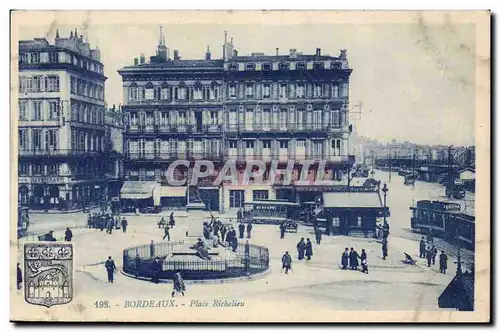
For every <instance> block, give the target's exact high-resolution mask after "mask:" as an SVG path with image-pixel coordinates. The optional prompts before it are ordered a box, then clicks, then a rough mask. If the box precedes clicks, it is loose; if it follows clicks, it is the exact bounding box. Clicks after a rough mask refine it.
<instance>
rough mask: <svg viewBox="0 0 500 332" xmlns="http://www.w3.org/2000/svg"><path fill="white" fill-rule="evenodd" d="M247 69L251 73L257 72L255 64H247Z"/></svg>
mask: <svg viewBox="0 0 500 332" xmlns="http://www.w3.org/2000/svg"><path fill="white" fill-rule="evenodd" d="M245 69H246V70H249V71H254V70H255V64H254V63H247V64H246V66H245Z"/></svg>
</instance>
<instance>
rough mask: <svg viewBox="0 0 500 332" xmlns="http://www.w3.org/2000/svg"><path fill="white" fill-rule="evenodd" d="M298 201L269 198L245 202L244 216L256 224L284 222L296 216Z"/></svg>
mask: <svg viewBox="0 0 500 332" xmlns="http://www.w3.org/2000/svg"><path fill="white" fill-rule="evenodd" d="M298 208H299V204H298V203H293V202H287V201H279V200H267V201H253V202H251V203H245V206H244V211H243V217H244V219H245V221H247V220H251V221H252V223H254V224H272V225H279V224H281V223H282V222H286V221H288V220H293V219H295V217H296V211H297V210H298Z"/></svg>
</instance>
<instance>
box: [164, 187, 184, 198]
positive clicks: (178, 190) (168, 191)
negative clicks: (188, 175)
mask: <svg viewBox="0 0 500 332" xmlns="http://www.w3.org/2000/svg"><path fill="white" fill-rule="evenodd" d="M186 191H187V187H161V197H186Z"/></svg>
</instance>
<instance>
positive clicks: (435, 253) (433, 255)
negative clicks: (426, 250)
mask: <svg viewBox="0 0 500 332" xmlns="http://www.w3.org/2000/svg"><path fill="white" fill-rule="evenodd" d="M437 253H438V250H437V248H436V247H435V246H434V245H432V248H431V254H432V265H436V256H437Z"/></svg>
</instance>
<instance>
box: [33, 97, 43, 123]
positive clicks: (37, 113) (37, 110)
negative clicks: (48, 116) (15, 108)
mask: <svg viewBox="0 0 500 332" xmlns="http://www.w3.org/2000/svg"><path fill="white" fill-rule="evenodd" d="M42 117H43V114H42V102H41V101H34V102H33V120H43V118H42Z"/></svg>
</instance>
